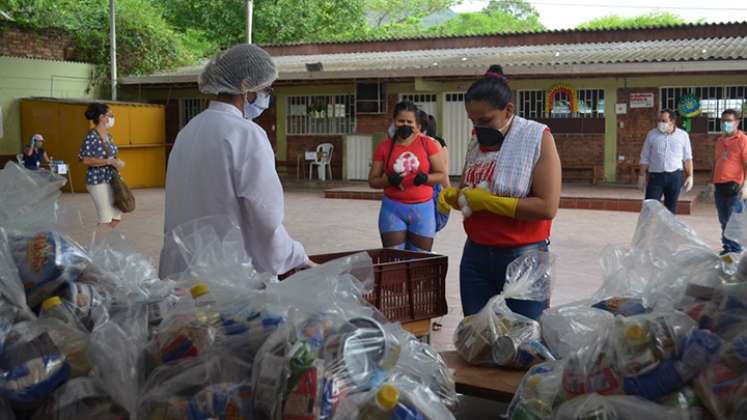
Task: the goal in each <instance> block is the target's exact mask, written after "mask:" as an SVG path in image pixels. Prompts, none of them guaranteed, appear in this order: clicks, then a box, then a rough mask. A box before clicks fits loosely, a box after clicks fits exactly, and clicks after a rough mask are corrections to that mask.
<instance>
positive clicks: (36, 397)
mask: <svg viewBox="0 0 747 420" xmlns="http://www.w3.org/2000/svg"><path fill="white" fill-rule="evenodd" d="M69 377H70V365H69V364H68V363H67V359H66V358H65V356H61V355H54V356H43V357H37V358H33V359H29V360H27V361H26V362H24V363H22V364H21V365H18V366H16V367H14V368H12V369H10V370H7V371H5V370H4V371H2V372H0V394H2V396H3V397H5V398H7V399H9V400H13V401H20V402H35V401H40V400H41V399H42V398H44V397H46V396H48V395H50V394H51V393H52V392H54V390H55V389H56V388H57V387H58V386H60V385H61V384H62V383H64V382H65V381H67V380H68V378H69Z"/></svg>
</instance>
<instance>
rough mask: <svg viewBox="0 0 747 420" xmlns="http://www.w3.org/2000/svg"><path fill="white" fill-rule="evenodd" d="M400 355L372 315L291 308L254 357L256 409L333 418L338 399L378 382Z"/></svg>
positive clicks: (277, 415)
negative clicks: (293, 309) (310, 312)
mask: <svg viewBox="0 0 747 420" xmlns="http://www.w3.org/2000/svg"><path fill="white" fill-rule="evenodd" d="M399 354H400V344H399V342H398V341H397V340H396V337H394V336H392V335H391V334H389V333H388V332H387V330H386V329H384V328H383V325H382V324H381V323H380V322H379V321H377V320H375V319H373V318H370V317H367V316H352V315H351V316H349V317H348V316H345V315H343V314H342V313H340V312H336V311H322V312H316V313H312V314H308V313H303V312H301V311H297V312H293V313H291V314H290V315H289V322H288V323H286V324H285V325H284V326H283V327H281V328H280V329H279V330H278V331H277V332H275V333H274V334H273V335H272V336H270V338H269V339H268V340H267V341H266V342H265V344H264V345H263V346H262V348H261V349H260V351H259V353H258V355H257V358H256V359H255V361H254V371H253V381H252V383H253V385H254V386H253V388H254V390H255V392H256V400H255V408H256V410H257V412H258V414H259V415H263V416H267V417H269V418H283V417H286V418H296V417H298V418H306V417H307V416H311V417H313V418H320V419H329V418H332V415H333V414H334V412H335V409H336V407H337V405H338V404H339V403H340V402H341V400H343V399H345V398H347V397H348V396H351V395H353V394H356V393H360V392H363V391H365V390H367V389H369V388H370V387H376V386H378V385H379V384H380V383H381V381H383V380H384V379H385V378H386V377H387V376H388V372H389V371H391V369H392V368H393V367H394V366H395V365H396V363H397V360H398V358H399Z"/></svg>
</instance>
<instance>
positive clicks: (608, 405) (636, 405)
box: [555, 394, 690, 420]
mask: <svg viewBox="0 0 747 420" xmlns="http://www.w3.org/2000/svg"><path fill="white" fill-rule="evenodd" d="M689 418H690V414H689V412H688V411H687V410H683V409H681V408H678V407H669V406H665V405H661V404H657V403H655V402H652V401H648V400H645V399H643V398H639V397H631V396H627V395H614V396H602V395H599V394H590V395H584V396H582V397H578V398H574V399H572V400H570V401H567V402H565V403H563V404H562V405H561V406H560V407H558V410H557V413H556V415H555V420H577V419H610V420H612V419H614V420H662V419H689Z"/></svg>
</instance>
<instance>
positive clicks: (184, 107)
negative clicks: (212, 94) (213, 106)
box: [179, 98, 208, 128]
mask: <svg viewBox="0 0 747 420" xmlns="http://www.w3.org/2000/svg"><path fill="white" fill-rule="evenodd" d="M207 105H208V101H207V99H202V98H186V99H180V100H179V127H181V128H183V127H184V126H185V125H187V123H188V122H189V120H191V119H192V118H194V117H195V116H197V114H199V113H200V112H202V111H204V110H205V108H207Z"/></svg>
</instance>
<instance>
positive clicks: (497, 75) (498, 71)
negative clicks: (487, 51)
mask: <svg viewBox="0 0 747 420" xmlns="http://www.w3.org/2000/svg"><path fill="white" fill-rule="evenodd" d="M483 77H488V78H494V79H498V80H502V81H504V82H505V81H506V80H507V79H506V74H505V73H504V72H503V67H501V66H500V65H498V64H493V65H492V66H490V67H488V71H486V72H485V74H484V75H483Z"/></svg>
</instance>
